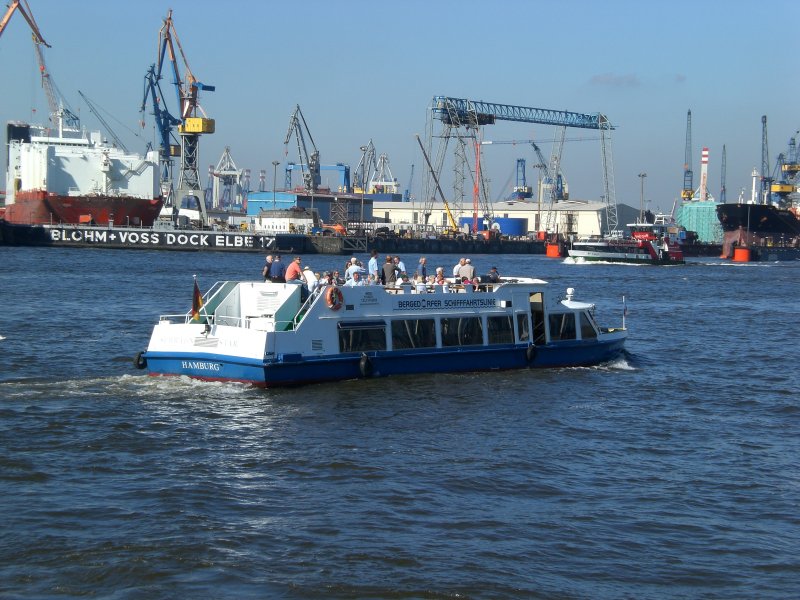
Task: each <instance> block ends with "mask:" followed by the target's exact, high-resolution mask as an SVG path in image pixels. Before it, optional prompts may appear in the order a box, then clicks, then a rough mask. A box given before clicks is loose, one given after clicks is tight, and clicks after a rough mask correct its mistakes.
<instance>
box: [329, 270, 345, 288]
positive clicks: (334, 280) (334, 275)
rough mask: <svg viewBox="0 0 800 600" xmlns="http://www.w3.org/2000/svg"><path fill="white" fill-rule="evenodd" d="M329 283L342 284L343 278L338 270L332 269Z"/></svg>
mask: <svg viewBox="0 0 800 600" xmlns="http://www.w3.org/2000/svg"><path fill="white" fill-rule="evenodd" d="M331 285H344V279H342V277H341V275H340V274H339V271H334V272H333V273H332V274H331Z"/></svg>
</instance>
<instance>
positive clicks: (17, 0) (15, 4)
mask: <svg viewBox="0 0 800 600" xmlns="http://www.w3.org/2000/svg"><path fill="white" fill-rule="evenodd" d="M15 12H19V14H21V15H22V18H23V19H25V21H26V22H27V23H28V26H29V27H30V28H31V32H33V41H35V42H36V43H37V44H43V45H45V46H47V47H48V48H50V47H51V46H50V44H48V43H47V42H45V41H44V37H43V36H42V32H41V31H39V26H38V25H37V24H36V20H35V19H34V18H33V13H32V12H31V9H30V7H29V6H28V3H27V2H25V0H12V2H11V3H10V4H9V5H8V9H7V10H6V14H5V15H3V19H2V20H0V35H3V31H5V29H6V25H8V22H9V21H10V20H11V17H12V16H13V15H14V13H15Z"/></svg>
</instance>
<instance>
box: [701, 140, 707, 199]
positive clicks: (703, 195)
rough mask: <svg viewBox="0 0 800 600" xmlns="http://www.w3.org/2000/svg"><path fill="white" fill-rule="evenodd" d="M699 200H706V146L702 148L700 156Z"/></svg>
mask: <svg viewBox="0 0 800 600" xmlns="http://www.w3.org/2000/svg"><path fill="white" fill-rule="evenodd" d="M700 200H701V201H705V200H708V148H703V154H702V155H701V158H700Z"/></svg>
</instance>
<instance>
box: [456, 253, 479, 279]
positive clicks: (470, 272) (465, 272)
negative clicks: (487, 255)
mask: <svg viewBox="0 0 800 600" xmlns="http://www.w3.org/2000/svg"><path fill="white" fill-rule="evenodd" d="M458 276H459V277H460V278H461V279H464V277H466V278H467V279H469V280H470V281H472V280H473V279H475V267H473V266H472V261H471V260H470V259H468V258H465V259H464V264H463V265H461V266H460V267H459V269H458Z"/></svg>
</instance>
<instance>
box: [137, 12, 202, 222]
mask: <svg viewBox="0 0 800 600" xmlns="http://www.w3.org/2000/svg"><path fill="white" fill-rule="evenodd" d="M176 47H177V50H178V53H176V52H175V49H176ZM158 49H159V52H158V61H157V63H156V65H157V66H154V67H151V70H150V71H149V72H148V76H147V77H146V89H145V96H146V97H147V96H149V97H151V98H152V103H153V107H154V113H155V114H156V119H157V121H158V123H159V135H160V137H161V146H162V151H163V150H166V149H167V148H170V152H169V154H170V155H174V154H173V152H172V150H171V145H170V143H169V139H170V135H171V129H172V127H174V126H176V125H177V130H178V134H179V136H180V140H181V151H180V157H181V168H180V176H179V178H178V186H177V189H176V190H175V198H174V203H173V205H172V210H173V216H174V217H176V216H177V213H178V212H179V211H180V209H181V208H187V209H190V210H191V204H192V203H194V204H195V205H196V206H197V215H198V216H197V219H196V220H197V221H198V223H199V225H200V226H201V227H206V226H207V225H208V215H207V212H206V206H205V202H204V199H203V197H202V196H203V195H202V193H201V188H200V174H199V171H198V158H199V146H200V136H201V135H202V134H206V133H214V119H209V118H208V117H207V115H206V114H205V111H204V110H203V109H202V107H201V106H200V103H199V99H198V94H199V92H200V90H203V91H207V92H213V91H214V89H215V87H214V86H213V85H207V84H204V83H202V82H201V81H199V80H198V79H197V78H196V77H195V76H194V74H193V73H192V70H191V68H190V67H189V62H188V61H187V60H186V55H185V53H184V51H183V47H182V46H181V42H180V39H179V38H178V32H177V31H176V29H175V24H174V22H173V20H172V10H170V11H169V12H168V13H167V17H166V18H165V19H164V23H163V25H162V26H161V29H160V30H159V33H158ZM178 54H180V60H181V61H182V64H179V62H178V58H179V56H178ZM165 61H169V65H170V67H171V69H172V83H173V85H174V86H175V92H176V95H177V99H178V106H179V107H180V117H173V116H172V115H170V114H169V113H168V112H166V109H165V108H162V109H161V111H163V112H159V110H160V109H159V107H158V106H157V103H158V101H159V96H158V94H157V93H156V91H157V90H158V87H157V85H158V82H159V81H160V80H161V72H162V69H163V67H164V64H165ZM181 67H183V68H181ZM181 70H183V71H184V73H185V75H184V76H183V78H181ZM176 121H177V123H176ZM188 214H189V215H192V216H193V213H191V212H190V213H188Z"/></svg>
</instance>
